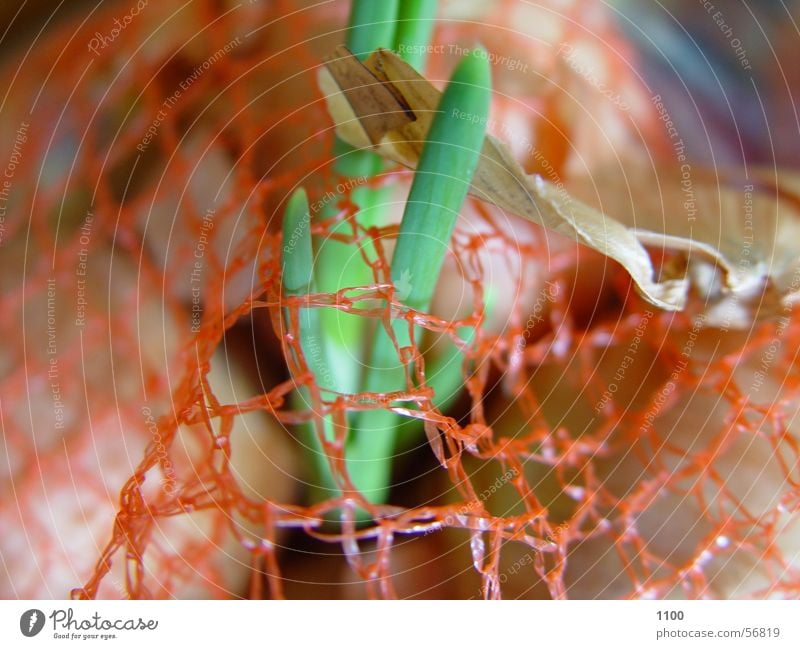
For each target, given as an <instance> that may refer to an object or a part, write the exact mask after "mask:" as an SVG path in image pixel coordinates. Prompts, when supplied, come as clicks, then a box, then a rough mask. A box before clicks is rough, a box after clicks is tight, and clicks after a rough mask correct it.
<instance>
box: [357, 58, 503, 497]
mask: <svg viewBox="0 0 800 649" xmlns="http://www.w3.org/2000/svg"><path fill="white" fill-rule="evenodd" d="M481 54H482V52H481V51H480V50H477V51H474V52H473V53H472V54H470V55H469V56H467V57H465V58H464V59H462V60H461V61H460V62H459V64H458V66H457V67H456V70H455V72H454V73H453V76H452V78H451V79H450V82H449V83H448V85H447V88H446V89H445V91H444V94H443V95H442V99H441V101H440V104H439V107H438V109H437V113H436V116H435V117H434V120H433V123H432V124H431V128H430V131H429V133H428V136H427V140H426V142H425V145H424V147H423V150H422V154H421V156H420V160H419V163H418V165H417V171H416V173H415V174H414V180H413V182H412V185H411V190H410V193H409V197H408V201H407V203H406V208H405V212H404V214H403V220H402V222H401V225H400V234H399V236H398V239H397V244H396V247H395V251H394V255H393V257H392V265H391V277H392V281H393V282H394V283H395V287H396V289H397V292H398V294H399V297H400V299H401V301H402V303H403V304H405V305H406V306H408V307H410V308H412V309H414V310H417V311H426V310H428V308H429V307H430V302H431V299H432V297H433V293H434V290H435V288H436V284H437V282H438V278H439V274H440V271H441V268H442V264H443V263H444V258H445V253H446V251H447V247H448V245H449V242H450V238H451V235H452V232H453V228H454V226H455V223H456V219H457V218H458V213H459V210H460V209H461V206H462V205H463V202H464V200H465V198H466V195H467V192H468V190H469V186H470V183H471V181H472V176H473V174H474V171H475V168H476V166H477V163H478V158H479V156H480V151H481V148H482V146H483V140H484V136H485V130H486V119H487V116H488V112H489V97H490V88H491V78H490V71H489V64H488V59H487V57H486V56H481ZM483 54H485V53H483ZM465 115H467V116H469V118H467V119H464V118H463V116H465ZM391 329H392V334H393V335H392V336H390V335H389V332H388V330H387V329H386V328H385V327H380V328H379V329H378V330H377V332H376V335H375V340H374V343H373V348H372V355H371V358H370V362H369V366H368V368H367V373H366V377H365V381H364V386H363V387H364V389H365V390H366V391H368V392H376V393H387V392H394V391H400V390H404V389H406V388H407V387H408V386H407V384H406V380H405V370H404V367H405V366H404V364H403V363H401V362H400V359H399V356H398V352H397V349H396V348H395V341H396V343H397V345H398V346H399V347H401V348H405V347H408V346H409V345H410V344H411V337H412V336H413V337H414V338H415V339H417V338H418V331H416V330H415V329H414V328H413V327H411V326H410V324H409V321H408V320H407V319H405V318H397V319H394V320H393V321H392V323H391ZM392 338H394V340H393V339H392ZM397 427H398V426H397V421H396V417H395V415H394V413H392V412H391V411H389V410H385V409H375V410H368V411H364V412H362V413H360V416H359V417H358V418H357V419H356V422H355V430H356V434H355V435H351V442H350V443H349V444H348V449H347V451H348V452H347V461H348V467H351V466H352V470H351V475H353V476H358V481H356V480H355V478H354V482H355V483H356V486H357V487H358V488H359V489H360V490H361V491H362V492H363V493H364V495H365V496H366V497H367V498H368V499H369V500H370V501H372V502H381V501H383V500H385V498H386V495H387V493H388V484H389V477H390V469H391V458H392V454H393V452H394V447H395V437H396V432H397Z"/></svg>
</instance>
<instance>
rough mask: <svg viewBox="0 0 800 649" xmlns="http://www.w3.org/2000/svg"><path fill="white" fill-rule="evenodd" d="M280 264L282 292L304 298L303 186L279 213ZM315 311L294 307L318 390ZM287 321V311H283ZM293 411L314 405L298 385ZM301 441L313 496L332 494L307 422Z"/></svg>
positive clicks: (307, 253) (309, 261)
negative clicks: (312, 472) (311, 467)
mask: <svg viewBox="0 0 800 649" xmlns="http://www.w3.org/2000/svg"><path fill="white" fill-rule="evenodd" d="M282 233H283V238H282V249H281V250H282V255H281V260H282V266H283V273H282V275H281V277H282V279H283V293H284V295H285V296H286V297H305V296H307V295H308V294H309V293H312V292H313V291H314V273H313V268H314V266H313V261H314V252H313V248H312V244H311V229H310V213H309V209H308V197H307V196H306V192H305V190H304V189H302V188H300V189H298V190H296V191H295V192H294V193H293V194H292V195H291V196H290V197H289V200H288V202H287V204H286V210H285V211H284V216H283V229H282ZM317 315H318V314H317V310H316V309H311V308H307V307H306V308H303V307H301V308H300V309H299V310H298V315H297V318H298V331H299V336H300V345H301V347H302V350H303V357H304V358H305V360H306V363H307V364H308V368H309V370H311V372H312V373H313V374H314V377H315V381H316V384H317V386H318V387H319V388H321V389H332V388H333V387H334V386H332V385H326V384H325V380H324V377H326V376H327V373H326V372H325V369H324V366H323V363H324V357H323V355H322V352H321V346H322V343H321V341H322V337H321V336H320V330H319V319H318V317H317ZM284 316H285V319H286V322H287V324H288V323H289V322H290V319H291V313H290V311H289V309H286V310H285V314H284ZM291 402H292V409H293V410H306V409H312V408H313V407H314V402H313V399H312V395H311V391H310V390H309V389H308V388H307V387H305V386H301V387H298V389H297V390H296V391H295V392H293V393H292V396H291ZM321 425H322V427H323V433H324V435H325V436H326V437H327V439H329V440H331V439H333V435H334V431H333V424H332V421H331V418H330V417H324V418H321ZM298 432H299V434H300V437H301V439H302V441H303V443H304V444H305V445H306V447H307V448H308V449H309V453H310V455H311V456H312V461H313V463H314V466H315V468H316V471H315V475H316V478H317V479H316V480H315V481H314V484H313V485H312V487H311V490H312V491H313V492H314V496H315V498H318V499H324V498H329V497H331V496H334V495H336V493H337V489H336V485H335V484H334V482H333V477H332V476H331V474H330V471H329V470H328V468H327V467H328V464H327V459H326V457H325V454H324V452H323V449H322V445H321V444H320V441H319V437H318V436H317V433H316V431H315V429H314V426H312V425H311V424H306V425H303V426H300V427H299V428H298Z"/></svg>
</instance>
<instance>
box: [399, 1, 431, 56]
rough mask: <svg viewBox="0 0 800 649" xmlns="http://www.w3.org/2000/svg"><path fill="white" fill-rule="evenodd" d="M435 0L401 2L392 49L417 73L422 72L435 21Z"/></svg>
mask: <svg viewBox="0 0 800 649" xmlns="http://www.w3.org/2000/svg"><path fill="white" fill-rule="evenodd" d="M438 4H439V3H438V1H437V0H401V2H400V13H399V14H398V16H397V32H396V34H395V41H394V49H395V51H396V52H397V53H398V54H399V55H400V56H401V57H402V58H403V59H404V60H405V61H406V62H407V63H408V64H409V65H413V66H414V68H416V70H417V71H418V72H424V70H425V62H426V61H427V58H428V52H427V45H428V43H429V42H430V40H431V34H432V33H433V25H434V21H435V19H436V10H437V7H438Z"/></svg>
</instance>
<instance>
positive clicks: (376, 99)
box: [319, 47, 798, 327]
mask: <svg viewBox="0 0 800 649" xmlns="http://www.w3.org/2000/svg"><path fill="white" fill-rule="evenodd" d="M319 83H320V87H321V89H322V90H323V92H324V93H325V96H326V100H327V102H328V110H329V112H330V114H331V116H332V118H333V120H334V122H335V123H336V128H337V134H338V135H339V137H341V138H342V139H343V140H345V141H346V142H348V143H349V144H350V145H351V146H354V147H356V148H369V149H372V150H374V151H375V152H376V153H378V154H380V155H381V156H383V157H386V158H388V159H390V160H393V161H395V162H398V163H400V164H402V165H404V166H406V167H409V168H412V169H413V168H415V167H416V164H417V161H418V160H419V156H420V153H421V151H422V146H423V144H424V142H425V138H426V135H427V132H428V129H429V128H430V125H431V122H432V120H433V116H434V114H435V112H436V109H437V106H438V104H439V99H440V97H441V93H440V92H439V91H438V90H437V89H436V88H434V87H433V85H431V83H430V82H428V81H427V80H426V79H425V78H424V77H422V76H421V75H419V74H418V73H417V72H416V71H415V70H414V69H413V68H412V67H411V66H409V65H408V64H407V63H405V62H404V61H403V60H402V59H401V58H399V57H398V56H396V55H395V54H393V53H392V52H390V51H388V50H383V49H379V50H376V51H375V52H373V53H372V55H371V56H370V57H369V58H368V59H367V60H366V61H364V62H363V63H362V62H361V61H359V60H358V59H357V58H356V57H354V56H353V55H352V54H351V53H350V52H349V51H348V50H347V49H346V48H344V47H339V48H338V49H337V50H336V52H334V54H333V56H332V57H331V58H330V60H329V62H328V63H327V66H326V67H323V68H321V69H320V73H319ZM464 118H465V119H470V118H471V116H466V115H465V116H464ZM621 178H622V180H623V181H624V180H626V179H625V176H624V174H621ZM612 180H615V182H609V183H608V184H607V185H604V187H607V188H608V190H609V193H611V194H613V193H614V192H618V194H617V195H620V194H619V191H620V189H621V188H624V187H625V185H624V183H623V182H622V181H621V180H620V177H617V178H616V179H612ZM669 182H670V183H671V184H672V189H671V192H672V193H673V195H677V196H678V198H679V197H680V184H679V182H678V181H676V180H675V179H671V180H670V181H669ZM652 187H653V186H652V184H648V183H646V182H643V183H640V184H639V185H638V190H637V194H636V195H637V196H638V197H639V198H644V199H645V201H644V203H647V199H650V198H652V191H651V190H652ZM470 193H471V194H473V195H474V196H476V197H478V198H480V199H482V200H485V201H487V202H490V203H493V204H494V205H497V206H498V207H500V208H502V209H504V210H507V211H509V212H513V213H515V214H518V215H520V216H523V217H525V218H527V219H529V220H530V221H533V222H534V223H537V224H539V225H542V226H544V227H546V228H549V229H551V230H554V231H556V232H559V233H560V234H563V235H566V236H568V237H571V238H572V239H574V240H576V241H578V242H579V243H582V244H584V245H586V246H589V247H590V248H592V249H594V250H597V251H599V252H601V253H602V254H604V255H606V256H608V257H610V258H612V259H614V260H616V261H617V262H619V263H620V264H621V265H622V266H623V267H624V268H625V270H626V271H627V272H628V273H629V274H630V276H631V278H632V279H633V281H634V283H635V285H636V286H637V288H638V290H639V292H640V293H641V294H642V296H643V297H644V298H645V299H646V300H648V301H649V302H651V303H652V304H654V305H655V306H658V307H660V308H662V309H666V310H672V311H675V310H681V309H683V308H684V306H685V302H686V297H687V293H688V290H689V286H690V282H692V283H694V284H695V286H697V287H698V288H699V289H701V291H703V292H704V295H706V297H707V298H708V286H706V285H705V284H704V282H706V280H705V279H703V278H704V277H706V276H707V275H708V272H707V271H708V269H711V270H710V272H711V273H712V274H713V273H714V269H715V268H719V269H720V271H721V273H722V282H721V286H720V289H719V295H718V296H716V298H715V299H714V300H710V301H708V299H707V304H708V305H709V306H708V311H709V313H707V314H706V315H709V316H710V317H709V319H708V320H707V322H709V324H715V323H716V320H719V319H720V318H721V317H722V316H720V315H719V314H717V315H714V314H715V313H716V312H715V311H714V309H718V308H719V304H720V303H721V302H724V301H725V300H727V299H730V298H731V296H733V297H734V298H735V301H736V304H737V307H739V312H738V313H737V314H736V315H735V316H734V317H732V318H728V320H727V321H726V322H728V324H730V325H731V326H734V327H736V326H740V327H741V326H746V321H747V320H748V319H749V320H750V321H751V320H752V313H753V310H752V308H751V306H748V307H746V309H745V310H746V311H747V314H744V313H743V312H742V309H743V308H745V307H743V305H744V304H748V305H752V303H753V302H754V300H755V298H756V296H757V294H760V292H761V291H763V290H766V289H767V288H768V287H769V289H770V290H771V291H773V292H775V291H777V292H778V293H781V291H780V290H779V288H777V286H778V284H777V283H774V284H775V285H774V286H773V282H771V281H770V280H771V279H775V278H778V277H779V276H780V277H781V283H782V284H783V285H784V289H783V291H784V292H783V293H781V294H780V295H777V297H775V299H773V300H772V301H771V302H768V303H769V304H771V305H772V306H770V307H769V308H767V309H766V311H765V312H767V313H774V312H776V311H777V310H778V309H779V308H786V305H787V304H788V302H787V300H794V299H796V297H797V295H796V294H797V288H798V287H796V286H794V288H793V291H790V289H789V287H788V286H787V284H788V280H787V278H786V277H785V274H786V271H787V268H788V266H787V264H788V263H796V262H797V255H796V254H795V253H794V252H793V251H794V250H795V248H792V249H791V250H790V251H786V250H784V251H783V252H782V261H781V264H780V265H778V264H775V263H773V262H774V261H776V260H775V259H774V258H773V256H770V255H771V252H770V250H772V251H773V252H774V248H772V249H769V250H761V251H760V254H763V255H766V256H765V257H763V258H761V259H760V260H759V261H758V263H753V264H751V265H750V267H749V268H744V267H743V266H742V264H741V263H737V262H736V261H734V260H736V259H738V257H736V256H735V255H736V251H737V250H738V251H739V253H740V252H741V245H740V244H737V243H736V242H735V241H726V242H724V243H723V242H722V241H721V240H720V239H719V238H717V239H715V238H714V237H713V236H711V234H712V233H711V230H712V229H713V228H711V227H709V226H708V225H707V224H706V225H705V226H700V225H697V224H696V227H695V228H692V229H689V230H687V229H686V228H680V227H679V228H677V229H675V228H673V227H670V228H665V227H660V226H661V225H662V224H661V223H660V221H663V220H664V219H663V213H664V212H663V208H662V210H661V211H653V210H652V209H651V208H652V205H650V206H647V207H643V208H641V209H640V208H639V207H638V206H637V208H636V213H635V214H636V218H635V219H634V218H633V214H632V212H631V211H630V210H628V211H627V212H625V211H624V210H623V213H624V214H625V215H626V216H627V219H626V221H627V222H620V221H619V220H617V219H615V218H611V217H609V216H607V215H606V214H604V213H603V212H601V211H599V210H598V209H596V208H595V207H591V206H590V205H588V204H587V203H585V202H582V201H580V200H578V199H577V198H574V197H572V196H571V195H569V194H567V193H566V191H564V190H563V188H560V187H558V186H556V185H555V184H553V183H551V182H549V181H548V180H546V179H545V178H543V177H541V176H539V175H531V176H529V175H527V174H526V173H525V172H524V171H523V169H522V167H521V166H520V165H519V163H518V162H517V161H516V160H515V159H514V158H513V156H512V155H511V153H510V151H509V149H508V147H507V146H506V145H505V144H503V143H502V142H500V141H499V140H498V139H496V138H494V137H492V136H487V138H486V142H485V144H484V148H483V152H482V156H481V160H480V162H479V165H478V169H477V171H476V173H475V177H474V178H473V182H472V188H471V190H470ZM621 195H622V196H623V197H625V196H627V195H628V194H626V193H622V194H621ZM703 195H704V196H710V195H712V192H711V190H710V189H708V190H707V191H704V192H703ZM637 200H638V199H637ZM611 203H613V204H614V205H613V206H614V208H618V207H619V205H620V201H619V200H617V201H611ZM637 205H638V204H637ZM603 209H604V210H605V211H608V210H606V208H605V204H604V203H603ZM767 211H768V210H767ZM717 213H719V214H722V211H720V210H718V211H717V212H715V214H717ZM614 214H615V216H618V215H617V214H616V212H614ZM643 216H646V218H642V217H643ZM731 218H732V217H731ZM684 220H686V219H684ZM672 221H676V222H677V221H678V219H671V220H670V222H671V223H672ZM698 221H699V220H698ZM778 223H779V221H778V220H777V219H776V218H773V219H772V220H771V225H770V227H771V228H772V230H771V232H773V233H775V228H777V226H778ZM698 234H700V235H701V236H698ZM767 234H769V232H768V233H767ZM736 236H738V235H735V234H734V235H733V238H736ZM645 244H646V245H649V246H655V247H658V248H660V249H662V250H671V251H675V252H677V253H679V254H681V255H683V256H684V257H685V258H686V262H687V263H686V264H681V263H676V264H671V265H669V266H667V267H665V268H662V269H661V273H662V275H664V277H665V279H663V280H662V281H657V280H656V279H655V269H654V264H653V262H652V259H651V257H650V255H649V253H648V252H647V250H646V249H645V247H644V245H645ZM737 246H738V248H737ZM687 266H688V267H689V270H690V272H689V273H688V274H687V275H681V276H678V273H681V274H682V273H683V272H684V271H683V270H679V269H682V268H684V269H685V268H686V267H687ZM765 268H768V269H774V271H775V272H774V273H770V272H767V273H766V274H765V270H764V269H765ZM790 294H791V295H794V297H790ZM743 297H746V300H742V298H743ZM760 304H762V305H763V304H764V303H763V301H762V302H761V303H760Z"/></svg>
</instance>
